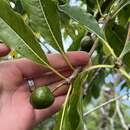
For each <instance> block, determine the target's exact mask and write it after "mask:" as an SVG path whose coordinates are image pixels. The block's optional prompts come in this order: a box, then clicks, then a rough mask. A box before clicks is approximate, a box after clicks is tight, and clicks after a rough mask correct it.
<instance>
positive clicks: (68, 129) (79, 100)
mask: <svg viewBox="0 0 130 130" xmlns="http://www.w3.org/2000/svg"><path fill="white" fill-rule="evenodd" d="M86 77H87V73H86V72H83V73H80V74H79V75H78V77H77V78H76V80H75V81H74V83H73V87H72V88H73V89H72V93H71V95H70V97H69V100H68V102H67V104H66V109H65V111H64V113H65V114H64V118H62V117H63V109H62V110H61V111H60V113H59V115H58V119H57V123H56V126H55V128H54V130H83V129H84V127H85V126H84V120H83V96H82V92H83V91H82V85H83V81H84V80H85V79H86ZM64 107H65V106H64Z"/></svg>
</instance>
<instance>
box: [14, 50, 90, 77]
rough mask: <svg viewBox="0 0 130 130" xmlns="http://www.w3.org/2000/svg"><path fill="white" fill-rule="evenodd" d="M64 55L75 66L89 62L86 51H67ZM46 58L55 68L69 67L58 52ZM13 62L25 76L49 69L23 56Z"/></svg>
mask: <svg viewBox="0 0 130 130" xmlns="http://www.w3.org/2000/svg"><path fill="white" fill-rule="evenodd" d="M66 55H67V57H68V59H69V61H70V62H71V64H72V65H73V66H75V67H77V66H84V65H86V64H88V62H89V56H88V53H86V52H81V51H79V52H68V53H67V54H66ZM48 60H49V62H50V64H51V65H52V67H54V68H55V69H57V70H63V69H66V68H69V66H68V65H67V63H66V62H65V60H64V58H63V56H62V55H60V54H49V55H48ZM15 63H16V65H17V67H18V68H19V69H20V71H21V73H22V74H23V75H24V76H25V77H29V76H30V77H31V76H32V77H33V76H34V75H38V74H39V75H40V74H42V73H44V72H48V71H50V70H48V69H47V68H46V67H43V66H42V65H38V64H35V63H33V62H32V61H31V60H27V59H25V58H24V59H20V60H15Z"/></svg>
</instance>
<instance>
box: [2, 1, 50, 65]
mask: <svg viewBox="0 0 130 130" xmlns="http://www.w3.org/2000/svg"><path fill="white" fill-rule="evenodd" d="M0 5H1V7H0V39H1V40H2V41H3V42H5V43H6V44H7V45H8V46H9V47H10V48H13V49H14V50H15V51H17V52H18V53H20V54H21V55H22V56H25V57H27V58H30V59H32V60H33V61H35V62H37V63H40V64H48V60H47V58H46V55H45V54H44V52H43V50H42V49H41V47H40V45H39V44H38V42H37V41H36V39H35V37H34V35H33V33H32V31H31V30H30V28H29V27H28V26H27V25H26V24H25V23H24V21H23V20H22V18H21V17H20V15H19V14H17V13H16V12H14V11H13V10H12V9H11V7H10V5H9V3H7V1H5V0H0Z"/></svg>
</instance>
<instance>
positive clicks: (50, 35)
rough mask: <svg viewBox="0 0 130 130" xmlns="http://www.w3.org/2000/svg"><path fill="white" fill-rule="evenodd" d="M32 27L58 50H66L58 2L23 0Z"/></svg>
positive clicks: (50, 0)
mask: <svg viewBox="0 0 130 130" xmlns="http://www.w3.org/2000/svg"><path fill="white" fill-rule="evenodd" d="M22 2H23V6H24V9H25V11H26V13H27V15H28V17H29V24H30V25H31V27H32V29H33V30H34V31H35V32H37V33H40V34H41V35H42V36H43V38H44V39H45V41H46V42H47V43H49V44H51V45H52V47H54V48H55V49H56V50H58V51H60V52H62V51H64V49H63V45H62V37H61V31H60V24H59V16H58V11H57V6H56V3H55V2H53V1H52V0H22Z"/></svg>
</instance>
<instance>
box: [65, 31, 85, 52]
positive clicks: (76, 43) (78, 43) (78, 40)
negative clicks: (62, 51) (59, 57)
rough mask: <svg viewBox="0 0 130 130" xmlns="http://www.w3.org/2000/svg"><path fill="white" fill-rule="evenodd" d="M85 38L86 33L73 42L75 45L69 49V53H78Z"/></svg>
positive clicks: (82, 33)
mask: <svg viewBox="0 0 130 130" xmlns="http://www.w3.org/2000/svg"><path fill="white" fill-rule="evenodd" d="M83 37H84V32H81V33H80V34H79V35H78V36H76V38H75V39H74V40H73V43H72V44H71V46H70V47H69V49H68V51H78V50H79V49H80V41H81V40H82V38H83Z"/></svg>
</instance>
